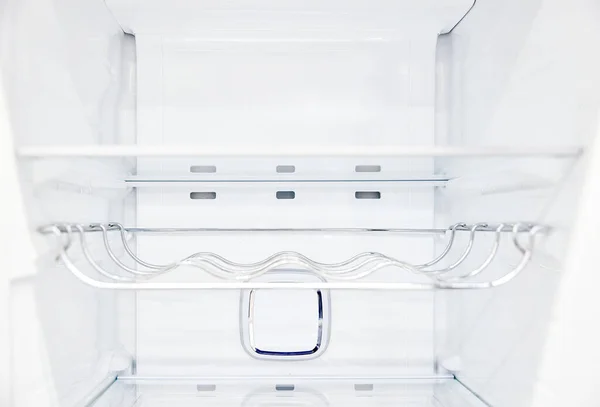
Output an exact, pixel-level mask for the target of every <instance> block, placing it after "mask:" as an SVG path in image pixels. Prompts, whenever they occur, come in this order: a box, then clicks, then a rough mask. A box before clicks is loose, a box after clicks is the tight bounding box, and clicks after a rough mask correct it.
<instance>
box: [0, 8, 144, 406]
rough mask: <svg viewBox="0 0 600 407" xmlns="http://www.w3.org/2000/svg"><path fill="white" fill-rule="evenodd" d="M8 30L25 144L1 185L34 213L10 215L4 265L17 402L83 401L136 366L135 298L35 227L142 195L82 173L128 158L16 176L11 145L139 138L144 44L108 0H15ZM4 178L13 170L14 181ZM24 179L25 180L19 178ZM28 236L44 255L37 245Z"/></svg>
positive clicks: (84, 216) (11, 94)
mask: <svg viewBox="0 0 600 407" xmlns="http://www.w3.org/2000/svg"><path fill="white" fill-rule="evenodd" d="M0 30H1V33H0V41H1V42H0V44H1V47H0V67H1V74H2V77H1V79H2V84H3V88H4V92H3V94H2V97H3V98H4V106H6V110H3V111H2V114H3V116H2V120H5V121H6V122H10V130H11V132H12V134H14V144H13V143H8V142H7V144H4V143H3V144H2V152H3V153H6V156H3V157H2V159H1V161H2V164H3V165H6V166H8V167H9V169H11V171H8V170H7V171H5V170H4V168H3V170H2V171H1V173H2V184H3V185H6V186H7V188H8V189H7V190H6V192H5V193H6V194H7V195H6V196H10V197H12V198H13V199H12V201H11V203H12V202H13V201H14V203H15V204H16V205H17V208H20V209H21V210H23V209H24V211H25V213H26V215H27V222H28V223H27V224H25V223H24V222H22V221H21V222H20V223H18V222H17V221H18V220H19V219H22V218H20V217H19V215H20V214H19V213H18V212H15V213H10V212H9V213H6V214H5V216H6V217H8V218H11V220H13V221H14V222H15V223H14V224H11V225H10V226H7V228H6V229H5V230H12V231H13V233H10V234H8V233H6V234H4V235H5V236H7V237H10V240H11V243H12V244H14V245H15V246H14V247H15V250H14V252H13V253H12V254H15V255H18V254H20V258H19V261H13V262H9V263H8V264H7V266H6V267H3V270H4V271H5V272H4V273H3V277H2V278H3V279H5V280H4V281H5V282H6V284H7V287H8V299H7V301H8V305H9V311H8V314H9V315H8V321H9V324H8V325H9V330H8V332H9V338H8V339H9V344H8V347H9V348H8V349H9V353H10V357H11V363H10V371H9V387H10V389H11V395H10V402H11V403H12V404H10V405H12V406H19V407H21V406H23V407H24V406H33V405H36V406H57V405H60V406H63V405H65V406H66V405H73V404H74V403H77V402H81V401H83V400H84V399H85V397H87V396H88V394H89V393H90V391H91V390H92V389H93V388H94V387H95V386H97V385H98V383H99V382H101V381H102V380H103V379H105V378H106V377H107V375H109V374H110V372H111V371H113V370H117V369H121V368H123V366H127V365H128V362H127V361H123V355H124V354H125V351H128V352H130V351H131V347H130V346H128V345H124V344H131V346H133V335H132V333H130V332H129V331H128V329H130V325H131V324H132V323H133V321H132V320H128V321H127V323H124V320H126V319H127V318H128V317H129V315H133V314H132V312H133V305H134V304H133V302H131V299H132V298H133V297H132V296H127V295H119V296H118V295H115V294H114V293H110V292H98V291H97V290H93V289H90V288H87V287H85V286H83V285H82V284H80V283H79V282H78V281H76V280H75V279H74V278H72V276H69V273H68V272H67V271H66V270H65V269H64V268H63V266H62V265H60V264H56V262H55V255H54V253H55V248H54V247H52V246H51V245H50V244H49V241H48V240H47V239H42V238H40V237H39V235H38V234H37V233H35V231H34V230H33V228H34V227H36V226H38V225H40V224H43V223H46V222H48V221H56V220H62V221H67V222H89V221H90V220H91V219H101V220H104V221H107V220H108V219H120V220H122V221H124V220H125V219H126V218H125V213H126V211H125V203H127V204H128V205H129V206H131V204H132V201H131V198H128V197H125V199H123V197H120V196H119V194H118V193H117V194H102V193H100V194H99V193H97V191H94V190H92V189H86V188H84V187H82V186H81V185H77V183H76V182H73V181H74V180H77V179H78V177H81V176H82V173H84V172H88V173H89V174H96V177H97V178H110V177H111V176H115V173H117V172H118V173H120V174H119V177H121V178H122V177H123V175H124V173H125V172H121V169H122V168H123V166H124V164H123V163H116V162H115V163H109V164H107V165H99V164H97V163H94V162H91V161H86V160H81V161H55V162H46V163H34V162H23V161H22V162H20V163H19V164H20V168H19V170H20V173H19V178H16V176H17V175H16V174H15V173H14V172H13V171H12V170H14V169H16V168H17V164H16V160H15V159H14V158H15V157H14V154H13V153H12V152H14V148H16V147H18V146H22V145H28V144H47V145H57V144H101V143H116V142H118V141H119V140H118V137H122V136H123V132H121V130H120V129H123V130H124V131H126V132H127V133H128V134H129V135H132V134H133V133H132V132H131V129H132V127H131V124H126V123H127V121H129V122H130V123H132V122H133V120H134V117H133V113H134V110H133V99H131V97H129V98H128V95H129V94H132V87H131V85H132V84H133V82H132V79H133V78H134V74H135V70H131V69H129V72H127V69H128V65H131V66H133V65H132V64H133V62H134V59H133V58H134V48H133V47H132V46H131V43H132V40H128V39H127V38H126V37H125V36H124V34H123V32H122V30H121V28H120V27H119V25H118V24H117V23H116V22H115V21H114V19H113V18H112V16H111V15H110V13H109V11H108V9H107V8H106V7H105V5H104V2H103V1H102V0H89V1H62V0H56V1H53V0H36V1H31V0H18V1H13V0H5V1H2V2H0ZM128 42H129V43H128ZM2 136H3V137H11V133H9V132H8V131H6V132H3V134H2ZM123 140H125V139H123ZM130 141H133V139H130ZM113 164H114V165H113ZM4 177H10V178H9V179H7V180H6V182H4V181H5V180H4ZM83 178H85V177H83ZM18 181H20V182H21V184H20V188H19V189H17V188H16V187H14V185H15V184H16V183H17V182H18ZM15 210H16V208H15ZM18 231H23V232H24V233H25V234H27V235H29V237H30V238H31V240H29V239H25V238H22V236H20V235H19V233H17V232H18ZM13 234H14V236H12V235H13ZM32 241H33V242H32ZM29 244H33V249H34V250H36V254H33V253H29V252H27V251H26V249H27V247H28V245H29ZM3 246H4V245H3ZM8 247H12V246H11V245H9V246H8ZM2 257H3V260H4V259H5V256H4V254H3V256H2ZM119 309H125V310H130V313H129V314H127V313H124V312H118V310H119ZM117 315H120V317H119V318H116V316H117ZM3 317H4V315H3ZM119 324H121V325H122V326H123V327H125V329H123V330H121V329H120V326H119ZM126 348H129V349H126ZM3 361H4V359H3ZM3 365H4V363H3ZM3 405H4V404H3Z"/></svg>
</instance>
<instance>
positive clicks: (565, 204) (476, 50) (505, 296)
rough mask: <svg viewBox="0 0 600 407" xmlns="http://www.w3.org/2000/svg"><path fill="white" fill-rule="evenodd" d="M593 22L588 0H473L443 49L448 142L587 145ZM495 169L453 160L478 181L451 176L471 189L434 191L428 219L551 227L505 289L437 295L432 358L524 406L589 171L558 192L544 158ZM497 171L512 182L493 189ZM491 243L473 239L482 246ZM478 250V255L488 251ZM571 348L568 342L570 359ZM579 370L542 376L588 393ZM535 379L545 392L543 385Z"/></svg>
mask: <svg viewBox="0 0 600 407" xmlns="http://www.w3.org/2000/svg"><path fill="white" fill-rule="evenodd" d="M599 18H600V9H599V6H598V3H597V2H593V1H586V0H577V1H573V2H569V3H568V4H567V3H565V2H561V1H555V0H545V1H530V2H522V1H503V2H484V1H480V2H478V3H477V5H476V7H475V8H474V9H473V11H472V13H471V14H470V15H469V17H468V18H467V19H465V20H464V21H463V23H462V24H461V25H460V26H459V27H457V29H456V30H455V31H454V32H453V33H452V36H451V37H449V38H446V39H445V40H446V41H448V43H446V44H445V46H446V47H449V51H447V52H448V54H450V55H451V62H450V63H448V66H447V70H449V72H448V71H447V75H449V76H450V77H452V78H453V80H452V81H451V82H450V85H449V86H450V90H449V91H448V92H449V94H450V96H449V98H448V100H450V105H449V107H448V109H447V110H446V111H447V112H449V113H448V116H447V123H446V124H447V126H448V128H447V130H448V133H447V134H448V136H447V137H448V138H447V140H448V141H449V142H450V143H451V144H456V145H494V144H498V143H506V144H510V145H522V144H527V145H530V144H543V145H575V144H582V145H587V144H589V143H590V141H591V140H592V138H593V137H594V136H595V135H596V133H597V123H598V113H599V107H600V93H599V92H598V89H599V88H600V75H598V72H600V60H599V55H598V52H597V44H598V43H599V40H600V35H599V31H598V23H597V22H598V21H599ZM442 133H443V132H442ZM590 158H591V157H590ZM580 161H582V160H580ZM583 161H585V160H583ZM493 164H494V163H493V161H488V162H486V163H485V164H483V163H475V164H468V163H466V164H464V165H463V166H461V167H462V169H463V170H466V171H465V172H466V173H472V174H477V175H478V176H477V177H472V178H471V179H469V178H467V179H463V180H461V179H459V180H457V181H455V182H454V185H455V186H459V185H462V186H468V188H466V189H465V190H464V191H463V192H461V193H453V192H452V183H451V186H450V188H448V189H447V190H446V191H438V194H437V196H436V221H437V222H439V224H444V225H445V224H448V223H452V222H454V221H467V222H468V221H477V220H480V219H486V220H492V221H502V220H505V219H514V220H518V219H522V220H528V221H536V222H540V223H542V224H549V225H551V226H552V227H554V228H555V230H554V232H553V235H552V236H551V237H550V238H549V239H547V241H545V243H544V244H543V245H541V244H539V245H538V246H537V250H536V255H535V257H534V259H533V262H532V263H531V264H530V265H529V266H528V267H527V269H526V270H525V271H524V272H523V274H522V276H521V277H519V278H518V279H517V280H515V281H514V282H513V283H512V284H509V285H507V286H506V287H502V288H500V289H495V290H490V291H481V292H479V291H478V292H452V293H439V294H438V295H437V299H438V302H437V303H436V306H437V307H438V309H439V310H440V312H442V313H444V315H445V317H441V318H438V321H440V326H439V327H440V329H441V330H442V332H443V334H442V336H443V337H444V339H443V340H442V341H441V343H440V345H441V346H440V349H439V352H440V353H439V355H440V359H441V362H442V364H446V366H447V367H448V368H450V369H451V370H453V371H454V372H455V374H456V375H457V377H458V378H459V379H460V380H461V381H462V382H463V383H465V384H466V385H467V386H468V387H470V388H471V389H472V390H473V391H475V392H476V393H477V394H479V395H481V396H482V397H483V398H484V399H485V400H486V401H487V402H489V403H490V404H491V405H493V406H511V407H512V406H530V405H531V403H532V397H533V393H532V391H533V388H534V384H535V383H536V382H537V381H538V376H539V373H538V369H539V362H540V360H541V358H542V355H543V352H544V349H545V348H544V345H545V343H546V341H547V340H548V338H549V335H550V331H549V326H550V322H551V321H552V319H553V315H554V314H553V312H555V311H556V310H557V309H560V306H561V305H560V304H558V303H557V295H556V293H557V290H558V287H559V285H560V284H561V281H562V276H563V275H564V273H569V272H575V270H568V269H565V259H566V257H567V249H568V247H569V241H570V239H569V235H570V233H571V232H572V231H573V230H574V222H575V219H576V213H577V210H578V196H579V194H580V188H581V183H582V179H583V175H584V173H585V172H584V171H585V168H584V162H580V163H579V164H577V165H576V166H573V168H572V169H571V170H570V171H568V172H567V174H568V176H567V177H566V179H564V180H563V181H562V182H561V184H560V187H559V188H556V187H553V188H551V187H544V185H550V184H551V183H550V182H548V181H549V180H551V179H552V177H554V176H555V174H554V173H553V172H552V171H550V170H549V168H550V167H549V166H547V165H545V163H544V161H543V160H542V161H535V160H529V161H526V162H522V163H518V162H517V163H513V164H512V165H511V166H510V167H507V166H497V167H495V166H494V165H493ZM441 165H443V164H441ZM455 168H456V166H454V167H450V170H452V169H455ZM500 177H503V178H505V179H507V178H508V179H513V180H516V181H517V182H514V183H513V184H512V187H511V185H508V184H507V185H502V184H498V182H497V180H498V179H499V178H500ZM469 191H470V193H469ZM490 239H491V237H490ZM490 239H488V240H487V242H486V240H485V239H481V243H480V244H481V247H482V249H481V250H485V249H484V247H486V244H487V245H488V246H487V247H489V245H490V244H491V240H490ZM477 253H478V254H480V255H481V256H482V257H481V259H483V258H484V257H483V256H485V252H484V251H481V252H480V251H477ZM500 258H501V259H503V260H504V262H505V264H506V266H507V267H508V264H514V262H515V260H516V259H515V258H514V257H511V256H510V255H509V254H508V253H502V252H501V253H500ZM501 264H502V262H500V263H494V266H493V267H495V268H497V267H499V266H501ZM570 295H572V296H575V297H576V296H577V295H578V294H577V293H576V292H571V293H570ZM444 307H446V308H444ZM579 312H582V313H583V314H585V313H586V312H587V311H586V310H580V311H579ZM573 317H575V315H573ZM574 335H583V336H585V335H586V334H585V333H584V332H579V333H577V334H575V333H574ZM554 343H555V342H554ZM442 344H443V345H442ZM549 349H551V348H549ZM580 351H582V350H581V349H580ZM577 352H578V350H577V349H573V357H577V356H575V355H576V354H577ZM582 357H584V356H582ZM548 360H553V359H552V357H549V358H548ZM577 374H578V373H577V371H576V370H575V369H572V370H571V371H569V372H562V373H559V372H558V371H556V372H555V373H554V374H550V373H549V372H548V365H546V372H545V373H544V377H545V380H549V378H556V375H567V376H568V377H570V378H572V380H568V379H567V380H565V381H564V383H565V386H570V387H569V391H570V392H574V393H577V394H581V393H583V394H589V389H586V388H585V387H584V386H585V385H581V384H578V383H584V381H581V380H579V381H578V380H577ZM554 383H555V384H556V381H555V382H554ZM540 386H541V388H545V390H547V389H548V387H547V386H546V387H544V386H543V382H542V383H540Z"/></svg>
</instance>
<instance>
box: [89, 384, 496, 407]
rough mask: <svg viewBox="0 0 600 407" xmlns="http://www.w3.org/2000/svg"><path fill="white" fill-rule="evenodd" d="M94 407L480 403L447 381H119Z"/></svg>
mask: <svg viewBox="0 0 600 407" xmlns="http://www.w3.org/2000/svg"><path fill="white" fill-rule="evenodd" d="M92 405H93V406H94V407H192V406H200V405H202V406H207V407H212V406H227V407H230V406H231V407H234V406H235V407H237V406H239V407H259V406H281V407H286V406H289V407H299V406H310V407H326V406H327V407H346V406H361V407H371V406H373V407H375V406H378V407H381V406H390V407H391V406H405V407H409V406H410V407H485V406H486V404H485V403H484V402H483V401H481V400H480V399H478V398H477V397H476V396H475V395H474V394H472V393H471V392H470V391H469V390H467V389H466V388H465V387H464V386H463V385H461V384H460V383H459V382H458V381H456V380H454V379H451V378H446V379H437V378H435V379H434V378H432V379H420V378H415V379H393V380H392V379H377V380H373V379H369V378H364V379H344V380H339V379H327V380H324V379H308V378H303V379H302V380H295V379H294V378H286V379H282V380H280V381H277V380H267V379H265V380H252V379H246V380H242V379H227V380H222V379H220V380H219V379H216V380H210V379H206V378H197V379H193V378H189V379H168V378H162V379H160V378H155V379H131V378H125V379H118V380H117V381H116V382H114V384H113V385H112V386H111V387H110V388H109V389H108V390H107V391H106V392H105V393H104V394H103V395H102V396H101V397H100V398H99V399H98V400H97V401H96V402H95V404H92Z"/></svg>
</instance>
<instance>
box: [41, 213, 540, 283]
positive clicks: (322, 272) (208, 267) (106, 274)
mask: <svg viewBox="0 0 600 407" xmlns="http://www.w3.org/2000/svg"><path fill="white" fill-rule="evenodd" d="M38 231H39V232H40V233H42V234H46V235H52V236H54V237H55V238H56V241H57V243H58V258H59V259H60V260H61V261H62V262H63V263H64V265H65V266H66V268H67V269H68V270H69V271H70V272H71V273H72V274H73V275H74V276H75V277H76V278H77V279H79V280H80V281H82V282H83V283H85V284H87V285H89V286H92V287H95V288H100V289H113V290H202V289H274V288H277V289H301V288H305V289H369V290H434V289H454V290H470V289H486V288H493V287H498V286H502V285H504V284H506V283H508V282H510V281H511V280H513V279H514V278H515V277H517V276H518V275H519V274H520V273H521V272H522V271H523V270H524V269H525V268H526V266H527V265H528V264H529V262H530V261H531V258H532V255H533V251H534V245H535V240H536V236H538V235H540V234H548V233H549V232H550V231H551V230H550V228H549V227H547V226H543V225H538V224H532V223H500V224H487V223H476V224H466V223H457V224H455V225H452V226H450V227H449V228H448V229H202V228H194V229H190V228H171V229H165V228H127V227H124V226H123V225H121V224H119V223H106V224H100V223H94V224H87V225H83V224H53V225H47V226H43V227H41V228H39V229H38ZM188 232H192V233H194V232H196V233H198V232H257V233H260V232H291V233H294V232H322V233H337V232H341V233H369V232H381V233H383V232H398V233H407V234H413V233H414V234H423V233H425V234H427V233H429V234H431V233H434V234H435V233H439V234H443V235H445V236H446V244H445V247H444V248H443V250H442V251H441V253H440V254H439V255H438V256H437V257H435V258H434V259H431V260H430V261H428V262H426V263H422V264H413V263H409V262H405V261H402V260H400V259H397V258H394V257H390V256H387V255H385V254H382V253H378V252H364V253H360V254H357V255H355V256H353V257H351V258H349V259H347V260H345V261H341V262H337V263H323V262H318V261H315V260H313V259H311V258H309V257H307V256H305V255H303V254H302V253H298V252H293V251H282V252H277V253H275V254H273V255H271V256H269V257H267V258H265V259H264V260H261V261H258V262H254V263H236V262H233V261H231V260H228V259H226V258H224V257H222V256H220V255H218V254H216V253H212V252H197V253H193V254H191V255H189V256H187V257H185V258H182V259H179V260H177V261H174V262H172V263H168V264H154V263H150V262H147V261H145V260H143V259H141V258H140V257H138V256H137V255H136V253H135V252H134V250H133V249H132V248H131V246H130V244H129V240H130V238H131V236H132V235H135V234H139V233H167V234H172V233H188ZM486 232H487V233H493V234H494V238H493V243H492V245H491V247H490V248H489V252H488V253H487V256H486V257H485V259H484V260H483V261H482V262H480V263H479V265H477V266H476V267H472V268H469V269H468V270H466V271H465V270H462V269H463V268H464V267H461V268H460V269H459V266H461V265H463V266H464V263H465V261H466V260H467V258H469V256H470V255H471V254H472V251H473V250H472V249H473V245H474V243H475V240H476V238H477V236H478V235H479V234H481V233H486ZM90 233H101V234H102V240H103V245H104V249H105V250H106V253H107V255H108V256H109V258H110V260H111V261H112V263H114V267H112V268H110V269H108V268H106V267H103V266H101V265H100V263H99V262H98V261H97V260H95V259H94V257H93V256H92V253H91V250H90V247H89V245H88V241H87V238H86V236H87V235H88V234H90ZM111 233H118V234H119V235H120V239H118V240H120V243H119V245H121V246H122V249H123V250H122V252H123V253H124V254H125V255H126V256H127V257H129V258H130V259H131V260H130V261H133V262H134V263H135V266H134V267H130V266H128V265H127V264H125V263H124V262H123V260H122V259H120V258H119V256H117V254H116V253H115V249H114V247H113V246H112V245H114V242H113V243H111V241H110V239H109V234H111ZM458 233H466V234H468V240H467V241H466V244H465V245H464V247H463V248H462V249H461V250H460V251H459V253H460V254H459V255H458V257H457V258H455V259H454V260H451V261H450V259H449V253H450V252H451V250H452V248H453V247H454V246H455V243H456V240H457V239H456V235H457V234H458ZM505 235H508V236H507V237H509V239H503V236H505ZM76 240H77V241H78V242H79V247H80V249H81V252H82V254H83V259H84V260H85V262H86V263H88V264H89V266H91V268H92V269H93V270H95V271H96V272H97V274H98V277H100V276H101V279H99V278H98V277H91V276H90V275H89V274H88V273H87V272H84V271H83V270H82V269H80V267H79V266H78V264H77V263H78V262H76V261H73V259H72V258H71V256H70V254H69V252H70V251H71V250H70V248H71V247H72V246H73V245H74V243H75V241H76ZM506 240H508V241H509V242H510V243H509V244H510V245H512V246H513V248H514V250H516V251H517V253H518V254H519V255H520V260H519V261H518V262H517V263H516V264H515V265H503V269H504V271H503V273H502V274H501V275H498V274H497V273H493V274H494V275H493V277H492V278H489V279H486V280H482V277H484V276H485V275H486V273H485V272H486V270H487V269H488V268H489V267H490V265H491V264H492V263H493V262H494V260H495V259H496V258H497V255H498V251H499V249H500V246H501V244H503V242H504V241H506ZM442 263H444V264H445V263H448V264H447V265H446V266H440V264H442ZM182 267H192V268H195V269H198V270H199V271H201V272H204V273H207V274H208V275H211V276H213V277H216V281H210V282H171V281H156V280H155V279H156V278H157V277H159V276H164V275H166V274H169V273H172V272H174V271H175V270H177V269H179V268H182ZM86 268H87V267H86ZM383 268H394V269H396V270H397V271H398V272H399V273H409V274H413V275H418V276H422V277H425V278H426V282H422V283H421V282H373V281H369V280H368V279H366V277H368V276H369V275H371V274H373V273H375V272H376V271H378V270H381V269H383ZM285 269H296V270H297V269H302V270H306V271H309V272H311V273H314V274H315V275H316V276H318V277H319V279H318V280H319V281H315V282H289V281H288V282H264V281H260V279H258V277H260V276H262V275H264V274H266V273H268V272H270V271H273V270H285ZM117 270H118V272H117ZM453 270H462V271H461V272H460V273H458V274H457V273H456V272H452V271H453ZM451 272H452V273H451Z"/></svg>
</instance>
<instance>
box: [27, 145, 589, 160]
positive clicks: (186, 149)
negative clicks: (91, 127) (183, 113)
mask: <svg viewBox="0 0 600 407" xmlns="http://www.w3.org/2000/svg"><path fill="white" fill-rule="evenodd" d="M16 153H17V156H18V157H21V158H68V157H76V158H78V157H82V158H96V157H97V158H113V157H114V158H121V157H153V158H171V157H448V158H461V157H465V158H467V157H468V158H487V157H498V158H502V157H505V158H510V157H515V158H528V157H533V158H577V157H579V156H580V155H582V153H583V148H582V147H579V146H568V147H546V146H535V147H522V146H501V147H449V146H243V145H236V146H160V145H155V146H131V145H129V146H126V145H101V146H89V145H88V146H85V145H82V146H26V147H21V148H18V149H17V152H16Z"/></svg>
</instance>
